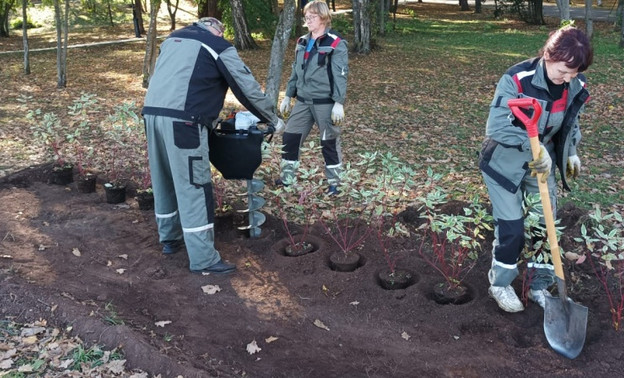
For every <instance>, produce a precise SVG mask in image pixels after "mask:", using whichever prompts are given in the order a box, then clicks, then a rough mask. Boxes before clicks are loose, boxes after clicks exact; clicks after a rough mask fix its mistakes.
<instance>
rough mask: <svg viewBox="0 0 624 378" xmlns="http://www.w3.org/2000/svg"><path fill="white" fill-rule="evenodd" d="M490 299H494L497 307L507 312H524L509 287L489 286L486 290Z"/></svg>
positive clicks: (520, 303) (514, 293)
mask: <svg viewBox="0 0 624 378" xmlns="http://www.w3.org/2000/svg"><path fill="white" fill-rule="evenodd" d="M488 293H490V297H492V298H494V300H495V301H496V303H498V307H500V308H501V309H503V310H505V311H507V312H520V311H522V310H524V306H523V305H522V302H520V299H518V296H517V295H516V292H515V291H514V289H513V287H511V285H509V286H505V287H502V286H490V288H489V289H488Z"/></svg>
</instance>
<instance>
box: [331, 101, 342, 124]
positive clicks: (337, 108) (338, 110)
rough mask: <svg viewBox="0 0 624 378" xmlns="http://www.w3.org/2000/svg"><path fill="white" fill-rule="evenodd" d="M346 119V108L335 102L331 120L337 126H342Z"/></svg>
mask: <svg viewBox="0 0 624 378" xmlns="http://www.w3.org/2000/svg"><path fill="white" fill-rule="evenodd" d="M343 119H344V108H343V106H342V104H341V103H339V102H335V103H334V107H333V108H332V114H331V120H332V122H334V124H335V125H340V124H341V123H342V120H343Z"/></svg>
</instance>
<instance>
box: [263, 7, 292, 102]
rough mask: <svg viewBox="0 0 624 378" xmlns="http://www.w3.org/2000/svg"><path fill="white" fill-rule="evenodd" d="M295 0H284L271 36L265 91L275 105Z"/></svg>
mask: <svg viewBox="0 0 624 378" xmlns="http://www.w3.org/2000/svg"><path fill="white" fill-rule="evenodd" d="M295 8H296V0H284V9H283V10H282V12H281V13H280V16H279V21H278V23H277V28H276V29H275V35H274V36H273V47H272V48H271V59H270V62H269V72H268V74H267V79H266V86H265V93H266V94H267V95H268V96H270V97H271V98H272V99H273V103H275V104H276V105H277V101H278V97H279V87H280V79H281V78H282V70H283V67H284V55H285V54H286V48H287V47H288V40H289V39H290V32H291V30H292V27H293V24H294V23H295V10H296V9H295Z"/></svg>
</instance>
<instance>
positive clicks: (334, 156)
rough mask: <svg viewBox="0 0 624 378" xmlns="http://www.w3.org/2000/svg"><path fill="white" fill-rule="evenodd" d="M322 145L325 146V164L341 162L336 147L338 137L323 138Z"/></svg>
mask: <svg viewBox="0 0 624 378" xmlns="http://www.w3.org/2000/svg"><path fill="white" fill-rule="evenodd" d="M321 147H322V148H323V158H325V165H336V164H340V157H339V156H338V149H337V148H336V139H328V140H322V141H321Z"/></svg>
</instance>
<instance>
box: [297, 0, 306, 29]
mask: <svg viewBox="0 0 624 378" xmlns="http://www.w3.org/2000/svg"><path fill="white" fill-rule="evenodd" d="M305 2H306V0H297V4H298V5H297V10H296V12H295V22H296V24H295V34H296V35H297V36H300V35H303V33H304V31H303V7H304V6H305Z"/></svg>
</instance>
